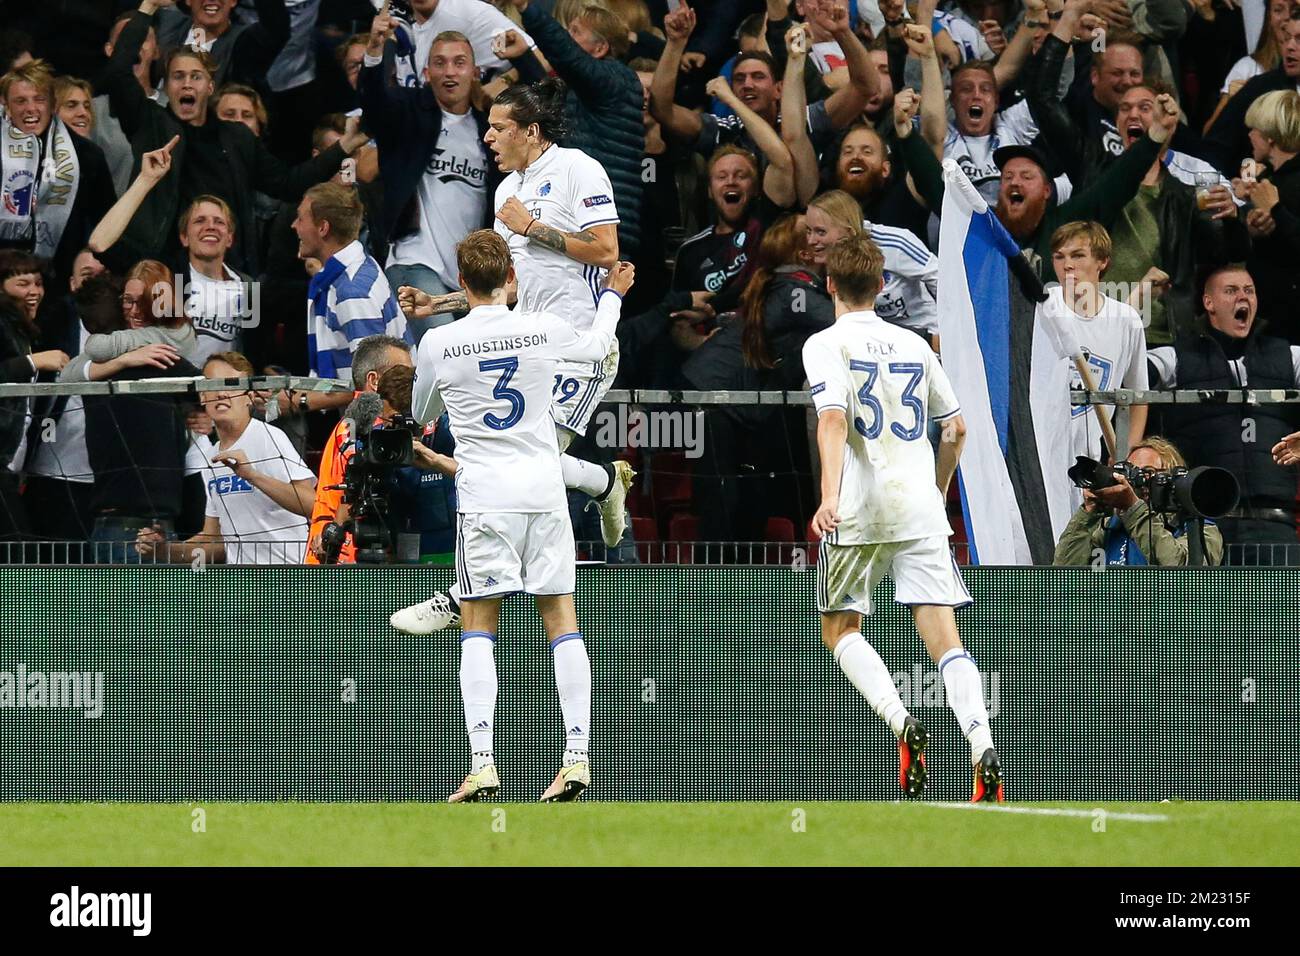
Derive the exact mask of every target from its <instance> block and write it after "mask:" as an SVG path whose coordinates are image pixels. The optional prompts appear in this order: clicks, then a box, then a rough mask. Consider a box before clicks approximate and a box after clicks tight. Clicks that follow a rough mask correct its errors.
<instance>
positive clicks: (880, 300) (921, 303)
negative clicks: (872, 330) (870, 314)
mask: <svg viewBox="0 0 1300 956" xmlns="http://www.w3.org/2000/svg"><path fill="white" fill-rule="evenodd" d="M862 225H863V227H864V228H865V229H866V230H867V234H868V235H869V236H871V241H872V242H874V243H875V244H876V245H877V246H879V247H880V251H881V252H882V253H884V256H885V275H884V280H885V287H884V288H883V289H881V290H880V294H879V295H877V296H876V306H875V311H876V315H878V316H880V317H881V318H882V319H884V320H885V321H886V322H893V323H894V324H895V325H901V326H902V327H903V328H905V329H912V330H914V331H917V332H938V331H939V311H938V309H937V308H936V307H935V296H936V295H937V294H938V292H939V260H938V259H936V258H935V255H934V253H933V252H931V251H930V250H929V249H927V248H926V247H925V243H923V242H922V241H921V240H920V239H918V238H916V234H915V233H914V232H912V231H911V230H910V229H900V228H899V227H897V226H883V225H880V224H879V223H873V222H867V221H864V222H863V223H862Z"/></svg>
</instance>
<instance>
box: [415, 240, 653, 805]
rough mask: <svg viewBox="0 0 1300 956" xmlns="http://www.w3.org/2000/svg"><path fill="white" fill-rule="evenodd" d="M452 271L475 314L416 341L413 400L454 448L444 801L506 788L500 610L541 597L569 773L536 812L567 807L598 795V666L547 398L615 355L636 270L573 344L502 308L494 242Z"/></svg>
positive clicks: (507, 279)
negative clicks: (594, 750) (452, 675)
mask: <svg viewBox="0 0 1300 956" xmlns="http://www.w3.org/2000/svg"><path fill="white" fill-rule="evenodd" d="M456 257H457V265H458V268H459V270H460V282H461V285H462V287H463V288H464V289H465V294H466V298H467V301H468V304H469V305H470V311H469V314H468V315H467V316H465V317H464V318H463V319H461V320H460V321H458V322H454V323H452V324H451V325H444V326H441V327H439V328H436V329H432V330H430V331H429V332H427V333H426V334H425V336H424V338H423V339H421V340H420V347H419V352H418V354H417V356H416V362H415V380H414V383H413V385H412V393H411V413H412V415H414V417H415V418H416V419H417V420H418V421H420V422H421V423H428V422H431V421H435V420H436V419H437V418H438V416H439V415H440V414H442V411H443V408H444V407H445V408H446V410H447V415H448V419H449V421H450V424H451V429H452V433H453V434H454V435H455V436H456V462H457V466H458V467H457V471H456V498H457V530H456V579H457V585H458V590H459V594H458V597H459V600H460V606H461V614H462V628H463V631H462V635H461V692H462V697H463V699H464V704H465V728H466V731H467V732H468V734H469V738H470V749H471V753H472V765H471V769H470V773H469V775H468V776H467V777H466V778H465V781H464V783H462V784H461V786H460V788H459V789H458V790H457V791H456V792H455V793H453V794H452V795H451V797H450V798H449V800H450V802H452V803H459V802H462V801H467V800H481V799H488V798H491V797H492V796H494V795H495V794H496V791H497V788H498V787H499V785H500V781H499V778H498V775H497V770H496V765H495V760H494V758H493V753H492V733H493V721H494V719H495V708H496V665H495V662H494V659H493V648H494V645H495V643H496V635H497V627H498V623H499V619H500V612H501V599H502V598H503V597H505V596H506V595H507V594H512V593H514V592H518V591H523V592H524V593H527V594H532V595H534V596H535V597H536V600H537V609H538V611H539V613H540V614H541V616H542V623H543V625H544V626H545V628H546V636H547V639H548V640H549V641H550V645H551V649H552V651H553V652H554V664H555V683H556V687H557V688H558V690H559V694H560V708H561V710H562V711H563V715H564V726H565V728H566V731H565V747H564V763H563V766H562V768H561V770H560V772H559V773H558V774H557V775H556V777H555V781H554V782H553V783H552V784H551V786H550V787H548V788H547V790H546V792H545V793H543V794H542V800H544V801H551V800H572V799H575V798H576V797H577V796H578V795H579V794H581V793H582V791H583V790H584V789H585V788H586V787H587V786H588V785H589V784H590V782H591V773H590V769H589V763H588V757H587V742H588V739H589V736H590V721H591V666H590V663H589V662H588V659H587V651H586V647H585V645H584V644H583V640H582V635H581V633H579V631H578V623H577V616H576V613H575V611H574V606H573V586H574V540H573V527H572V525H571V524H570V522H569V510H568V504H567V499H566V497H565V492H564V482H563V480H562V478H561V475H560V452H559V447H558V445H557V442H556V434H555V426H554V423H553V422H552V420H551V413H550V406H551V390H552V388H553V381H554V378H555V374H556V367H557V365H558V364H559V363H560V362H561V361H587V360H594V359H595V358H598V357H600V356H602V355H605V354H606V353H607V352H608V350H609V343H610V342H611V341H612V340H613V338H614V329H615V327H616V326H617V325H618V319H619V313H620V310H621V307H622V296H623V293H624V292H626V291H627V289H628V288H629V287H630V286H631V284H632V266H631V265H630V264H628V263H618V264H616V266H615V268H614V270H613V271H611V272H610V274H609V276H608V278H607V280H606V282H605V287H604V288H603V289H602V290H601V292H600V296H599V304H598V305H597V307H596V314H595V321H594V323H593V324H592V325H591V327H590V328H588V329H586V330H583V331H577V330H575V329H574V328H573V326H572V325H570V324H569V323H568V322H566V321H564V320H563V319H560V318H558V317H556V316H554V315H550V314H548V313H545V312H525V311H523V310H519V309H514V310H512V309H510V308H509V307H508V306H507V305H506V304H505V303H506V298H507V295H508V290H509V289H510V287H511V286H512V285H513V282H514V270H513V268H512V266H511V263H510V252H509V250H508V248H507V247H506V243H505V240H504V239H502V238H501V237H500V236H499V235H497V234H496V233H494V232H492V231H490V230H486V229H483V230H479V231H477V232H473V233H471V234H470V235H469V236H468V237H467V238H466V239H464V240H463V241H462V242H461V243H460V244H459V245H458V246H457V247H456Z"/></svg>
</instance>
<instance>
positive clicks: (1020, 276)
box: [938, 160, 1078, 565]
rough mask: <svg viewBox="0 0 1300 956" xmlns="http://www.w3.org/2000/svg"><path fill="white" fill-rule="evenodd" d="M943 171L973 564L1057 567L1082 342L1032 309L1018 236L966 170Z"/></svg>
mask: <svg viewBox="0 0 1300 956" xmlns="http://www.w3.org/2000/svg"><path fill="white" fill-rule="evenodd" d="M943 166H944V180H945V190H944V200H943V215H942V216H941V217H940V230H939V295H938V304H939V341H940V343H941V346H942V351H943V367H944V370H945V371H946V372H947V373H948V377H949V379H950V380H951V381H952V384H953V388H954V390H955V391H956V393H957V398H958V401H959V402H960V403H961V408H962V414H963V416H964V417H965V420H966V447H965V450H964V452H963V454H962V458H961V465H960V468H959V469H958V472H957V479H958V484H959V488H960V491H961V503H962V514H963V517H964V519H965V524H966V535H967V539H968V541H969V544H970V559H971V563H972V564H989V565H1016V564H1051V563H1052V554H1053V551H1054V550H1055V546H1056V541H1057V539H1058V538H1059V536H1060V534H1061V532H1062V531H1063V530H1064V529H1065V525H1066V522H1068V521H1069V518H1070V510H1071V498H1070V482H1069V479H1068V478H1067V476H1066V471H1067V470H1068V469H1069V467H1070V466H1071V465H1072V464H1074V459H1073V457H1071V446H1070V435H1071V432H1070V369H1071V361H1070V357H1071V356H1072V355H1073V354H1074V353H1075V352H1076V351H1078V347H1077V345H1075V344H1074V343H1073V341H1072V339H1073V336H1072V334H1071V330H1070V328H1069V326H1068V324H1066V323H1064V322H1063V321H1062V319H1063V316H1060V315H1056V314H1054V313H1055V311H1056V310H1054V309H1052V308H1050V307H1047V308H1045V307H1044V305H1045V304H1039V305H1037V306H1035V303H1034V301H1033V299H1037V298H1039V297H1041V295H1042V290H1041V286H1040V285H1039V284H1038V282H1037V280H1036V279H1035V278H1034V277H1033V274H1032V271H1031V270H1030V269H1029V268H1028V267H1027V263H1025V260H1024V258H1023V256H1022V255H1021V251H1020V247H1019V245H1018V244H1017V242H1016V241H1015V239H1013V238H1012V237H1011V235H1010V233H1008V232H1007V231H1006V228H1005V227H1004V226H1003V225H1002V224H1001V223H1000V222H999V221H998V219H997V217H996V216H994V214H993V211H992V210H991V209H990V208H989V205H988V203H987V202H986V201H985V200H984V199H983V197H981V196H980V194H979V191H978V190H977V189H976V188H975V187H974V186H973V185H972V184H971V182H970V180H969V179H968V178H967V177H966V175H965V174H964V173H963V172H962V171H961V169H960V167H958V166H957V164H956V163H955V162H953V161H952V160H947V161H945V162H944V164H943ZM1013 272H1014V273H1015V275H1013ZM1017 280H1019V281H1017ZM1022 283H1023V284H1025V285H1031V286H1032V287H1031V288H1025V289H1024V290H1023V291H1022Z"/></svg>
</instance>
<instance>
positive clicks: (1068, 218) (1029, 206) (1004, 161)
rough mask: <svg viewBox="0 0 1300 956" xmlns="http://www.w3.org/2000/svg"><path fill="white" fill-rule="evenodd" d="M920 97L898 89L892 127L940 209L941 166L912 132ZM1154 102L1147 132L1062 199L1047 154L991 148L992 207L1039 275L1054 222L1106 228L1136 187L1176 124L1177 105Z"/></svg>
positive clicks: (918, 182)
mask: <svg viewBox="0 0 1300 956" xmlns="http://www.w3.org/2000/svg"><path fill="white" fill-rule="evenodd" d="M919 103H920V99H919V97H918V96H917V94H916V93H915V92H914V91H912V90H903V91H902V92H901V93H899V94H898V96H897V97H895V101H894V131H895V133H896V134H897V136H898V138H899V140H900V147H899V149H900V152H901V153H902V155H903V158H904V160H905V161H906V163H907V168H908V171H909V177H910V178H911V180H912V183H913V186H914V188H915V189H916V191H917V195H918V196H919V197H920V198H921V199H922V200H923V201H924V202H926V203H927V204H928V205H929V207H930V209H932V210H934V211H935V212H938V211H940V210H942V209H943V192H944V182H943V168H942V167H941V166H940V165H939V161H938V160H937V159H936V158H935V155H934V152H933V151H932V150H931V149H930V146H929V144H927V143H926V142H924V140H923V139H922V138H921V137H920V136H914V135H912V117H913V116H915V115H916V111H917V108H918V106H919ZM1156 103H1157V108H1156V110H1155V111H1154V112H1155V115H1154V116H1153V120H1152V123H1151V126H1150V129H1148V130H1147V133H1146V135H1145V136H1143V137H1142V138H1141V139H1140V140H1138V141H1137V142H1136V143H1134V144H1133V146H1132V147H1131V148H1129V150H1128V151H1127V152H1125V153H1124V155H1123V156H1121V157H1120V158H1119V159H1118V160H1116V161H1115V162H1114V163H1112V164H1111V166H1110V168H1108V169H1107V170H1106V171H1105V172H1104V173H1102V174H1101V175H1100V176H1099V177H1097V179H1096V180H1095V181H1094V182H1093V183H1092V184H1091V185H1090V186H1089V187H1088V188H1086V189H1083V190H1080V191H1079V192H1077V193H1074V194H1073V195H1072V196H1071V197H1070V198H1069V199H1068V200H1067V201H1065V202H1063V203H1059V204H1058V203H1057V201H1056V197H1055V196H1054V194H1053V187H1052V181H1051V179H1050V178H1048V172H1047V169H1048V165H1047V160H1046V158H1045V157H1044V156H1043V154H1042V153H1041V152H1039V151H1038V150H1037V149H1035V148H1034V147H1032V146H1003V147H1002V148H1001V149H999V150H998V151H997V152H996V153H995V154H994V156H993V160H994V162H996V163H997V164H998V168H999V169H1000V170H1001V171H1002V181H1001V187H1000V189H999V190H998V198H997V205H996V207H995V208H994V212H995V214H996V215H997V217H998V219H999V220H1000V221H1001V223H1002V225H1004V226H1006V227H1007V231H1008V232H1010V233H1011V235H1012V236H1013V237H1014V238H1015V239H1016V241H1017V242H1018V243H1019V244H1020V247H1021V248H1022V249H1028V250H1031V251H1032V252H1033V253H1034V255H1033V256H1031V257H1030V263H1031V265H1032V266H1033V268H1034V269H1035V271H1037V272H1038V274H1039V275H1040V276H1042V275H1043V262H1044V260H1050V259H1051V255H1052V252H1051V243H1050V240H1051V236H1052V233H1053V232H1054V231H1055V230H1056V228H1057V227H1058V226H1061V225H1064V224H1065V223H1067V222H1072V221H1074V220H1078V219H1082V220H1092V221H1095V222H1099V223H1101V224H1102V225H1103V226H1105V227H1106V228H1107V229H1110V228H1111V227H1112V226H1113V225H1114V224H1115V222H1116V221H1117V220H1118V219H1119V217H1120V216H1121V215H1122V213H1123V210H1124V206H1125V205H1127V204H1128V201H1129V200H1130V199H1132V198H1133V196H1134V195H1135V194H1136V193H1137V190H1138V186H1139V185H1140V184H1141V182H1142V178H1143V176H1145V175H1146V173H1147V171H1148V170H1149V169H1150V168H1151V164H1152V163H1154V162H1155V161H1156V157H1157V156H1158V155H1159V153H1160V149H1161V147H1162V146H1163V145H1164V144H1165V143H1166V142H1168V141H1169V138H1170V137H1171V136H1172V135H1173V131H1174V128H1175V127H1176V126H1177V125H1178V105H1177V104H1176V103H1175V102H1174V101H1173V98H1172V97H1170V96H1168V95H1162V96H1160V97H1158V98H1157V100H1156Z"/></svg>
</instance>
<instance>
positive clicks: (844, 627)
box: [803, 235, 1003, 802]
mask: <svg viewBox="0 0 1300 956" xmlns="http://www.w3.org/2000/svg"><path fill="white" fill-rule="evenodd" d="M883 272H884V256H883V255H882V253H881V251H880V249H879V247H878V246H876V244H875V243H874V242H872V241H871V240H870V239H869V238H867V237H866V236H864V235H856V236H850V237H848V238H846V239H841V240H839V241H838V242H836V243H835V244H834V245H832V246H831V247H830V250H829V251H828V253H827V256H826V276H827V280H826V288H827V291H828V292H829V293H830V294H831V295H832V297H833V298H834V300H835V324H834V325H833V326H831V327H830V328H829V329H824V330H823V331H821V332H818V333H817V334H816V335H813V336H812V337H811V338H809V339H808V341H807V342H806V343H805V344H804V349H803V361H804V369H805V371H806V372H807V375H808V381H809V383H810V388H811V392H812V396H813V402H814V404H815V405H816V407H817V450H818V454H819V456H820V458H821V466H822V479H821V480H822V493H821V505H820V507H818V509H817V513H816V514H815V515H813V529H814V531H815V532H816V533H817V534H819V535H821V550H820V552H819V554H818V559H817V604H818V609H819V610H820V611H821V623H822V640H823V641H824V642H825V644H826V647H827V648H828V649H829V650H830V652H831V653H832V654H833V655H834V657H835V661H836V663H838V664H839V665H840V668H841V669H842V670H843V671H844V673H845V675H846V676H847V677H848V678H849V680H850V681H851V682H852V683H853V686H854V687H856V688H857V689H858V691H859V692H860V693H861V694H862V696H863V697H865V698H866V699H867V702H868V703H869V704H870V705H871V707H872V709H873V710H875V712H876V713H877V714H879V715H880V716H881V717H882V718H883V719H884V720H885V721H886V722H887V723H888V724H889V727H890V729H891V730H892V731H893V732H894V735H895V736H896V737H897V738H898V757H899V771H898V782H899V785H900V786H901V787H902V788H903V792H904V793H906V794H907V795H908V796H910V797H915V796H919V795H920V793H921V791H922V790H923V789H924V788H925V780H926V769H925V757H924V755H923V751H924V749H925V745H926V743H927V741H928V739H929V735H928V733H927V732H926V730H925V728H923V727H922V726H921V724H920V723H919V722H918V721H917V719H916V718H915V717H913V716H912V715H911V714H909V713H908V712H907V708H906V707H904V706H903V702H902V700H901V699H900V698H899V695H898V688H897V687H896V686H895V685H894V679H893V677H892V676H891V674H890V672H889V669H888V668H887V667H886V666H885V664H884V662H883V661H882V660H881V659H880V655H879V654H878V653H876V650H875V648H873V647H872V646H871V645H870V644H869V643H868V642H867V640H866V638H864V637H863V635H862V634H861V626H862V616H863V615H869V614H871V613H872V603H871V594H872V591H873V589H874V588H875V585H876V583H877V582H878V581H879V580H880V578H881V577H882V576H883V575H885V574H886V573H888V574H889V575H890V576H891V577H892V578H893V579H894V598H895V600H897V601H898V602H899V603H901V604H907V605H909V606H910V607H911V608H912V616H913V619H914V620H915V622H916V629H917V631H919V632H920V635H921V639H922V640H923V641H925V646H926V650H928V651H929V652H930V657H931V658H932V659H933V660H934V662H935V663H936V664H937V665H938V666H939V673H940V675H941V676H942V678H943V685H944V690H945V691H946V693H947V697H948V705H949V706H950V707H951V708H952V711H953V713H954V714H955V715H956V716H957V721H958V723H959V724H960V726H961V731H962V733H963V734H964V735H965V737H966V740H967V741H968V742H969V743H970V747H971V763H972V765H973V766H974V780H975V783H974V791H973V795H972V800H973V801H981V800H990V801H998V802H1001V800H1002V797H1003V792H1002V770H1001V766H1000V763H999V761H998V754H997V750H995V749H994V747H993V737H992V734H991V733H990V730H989V715H988V711H987V709H986V708H985V706H984V690H983V687H982V686H981V684H980V673H979V670H978V669H977V668H976V666H975V661H974V660H973V659H972V658H971V656H970V655H969V654H968V653H967V652H966V650H965V649H964V648H963V647H962V644H961V638H959V637H958V636H957V621H956V618H955V616H954V614H953V608H955V607H963V606H965V605H967V604H969V603H970V602H971V597H970V592H968V591H967V590H966V585H965V584H964V583H963V582H962V579H961V574H960V573H959V572H958V570H957V566H956V564H955V563H954V562H953V559H952V553H951V552H950V550H949V548H948V536H949V535H951V534H952V528H951V527H949V525H948V516H947V513H946V511H945V509H944V497H945V495H946V493H947V490H948V484H949V482H950V481H951V480H952V476H953V473H954V472H955V471H956V470H957V460H958V458H959V457H960V456H961V447H962V444H963V442H964V440H965V434H966V426H965V424H964V422H963V420H962V417H961V410H960V408H959V407H958V405H957V398H956V395H955V394H954V393H953V389H952V385H951V384H950V383H949V381H948V377H947V375H945V374H944V371H943V368H942V366H940V365H939V360H938V358H937V357H936V356H935V354H934V352H933V351H932V350H931V349H930V347H929V346H928V345H927V344H926V343H925V342H924V341H923V340H922V339H921V338H920V337H919V336H917V335H915V334H913V333H911V332H909V331H907V330H906V329H902V328H899V327H897V326H894V325H890V324H889V323H887V322H885V321H884V320H883V319H881V318H880V317H879V316H878V315H876V313H875V311H874V309H873V306H874V304H875V298H876V295H877V293H879V292H880V290H881V288H882V285H883ZM930 419H933V420H935V421H937V422H942V423H943V425H944V436H943V440H942V441H941V442H940V443H939V453H938V467H937V474H936V465H935V455H934V452H933V450H932V449H931V446H930V442H929V440H928V438H927V425H928V423H929V420H930Z"/></svg>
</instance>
